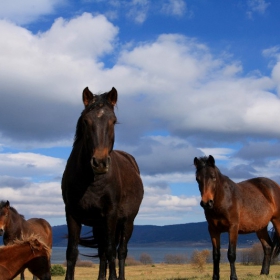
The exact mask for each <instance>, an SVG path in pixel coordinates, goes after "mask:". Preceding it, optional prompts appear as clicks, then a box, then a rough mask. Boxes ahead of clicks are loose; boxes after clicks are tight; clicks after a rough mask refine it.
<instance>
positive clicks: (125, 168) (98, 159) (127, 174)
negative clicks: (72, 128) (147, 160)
mask: <svg viewBox="0 0 280 280" xmlns="http://www.w3.org/2000/svg"><path fill="white" fill-rule="evenodd" d="M83 103H84V106H85V108H84V110H83V111H82V114H81V116H80V118H79V119H78V122H77V128H76V136H75V140H74V144H73V149H72V152H71V154H70V157H69V159H68V161H67V165H66V168H65V171H64V174H63V178H62V186H61V187H62V196H63V200H64V203H65V213H66V221H67V226H68V245H67V251H66V259H67V270H66V278H65V279H67V280H72V279H74V269H75V264H76V260H77V256H78V244H81V245H84V246H88V247H94V245H96V247H97V249H98V257H99V260H100V264H99V274H98V280H105V279H106V270H107V264H108V266H109V280H115V279H119V280H124V279H125V273H124V266H125V259H126V256H127V243H128V241H129V239H130V237H131V235H132V231H133V223H134V219H135V217H136V215H137V213H138V210H139V207H140V204H141V201H142V198H143V194H144V190H143V184H142V180H141V178H140V172H139V168H138V165H137V163H136V161H135V159H134V158H133V157H132V156H131V155H129V154H127V153H125V152H123V151H117V150H113V145H114V125H115V123H116V121H117V119H116V116H115V113H114V107H115V105H116V103H117V90H116V89H115V88H112V90H111V91H109V92H106V93H103V94H100V95H93V94H92V92H91V91H90V90H89V89H88V88H85V89H84V91H83ZM82 225H87V226H90V227H92V233H93V239H92V240H85V239H82V238H80V233H81V226H82ZM116 253H118V259H119V278H117V275H116V267H115V259H116Z"/></svg>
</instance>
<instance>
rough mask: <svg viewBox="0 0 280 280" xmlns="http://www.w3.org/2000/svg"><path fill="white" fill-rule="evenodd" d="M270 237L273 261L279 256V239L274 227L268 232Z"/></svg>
mask: <svg viewBox="0 0 280 280" xmlns="http://www.w3.org/2000/svg"><path fill="white" fill-rule="evenodd" d="M270 237H271V241H272V259H275V258H277V257H278V255H279V254H280V238H279V235H278V234H277V232H276V230H275V228H274V227H273V228H272V229H271V230H270Z"/></svg>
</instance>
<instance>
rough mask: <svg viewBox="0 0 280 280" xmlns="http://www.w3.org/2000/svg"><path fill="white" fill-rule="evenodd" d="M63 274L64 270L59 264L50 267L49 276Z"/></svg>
mask: <svg viewBox="0 0 280 280" xmlns="http://www.w3.org/2000/svg"><path fill="white" fill-rule="evenodd" d="M64 274H65V269H64V267H63V266H62V265H60V264H54V265H53V266H52V267H51V275H52V276H63V275H64Z"/></svg>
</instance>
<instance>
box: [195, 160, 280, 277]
mask: <svg viewBox="0 0 280 280" xmlns="http://www.w3.org/2000/svg"><path fill="white" fill-rule="evenodd" d="M194 165H195V167H196V181H197V183H198V185H199V190H200V193H201V203H200V205H201V206H202V207H203V208H204V212H205V217H206V220H207V222H208V229H209V233H210V236H211V240H212V245H213V262H214V268H213V279H219V277H220V276H219V262H220V235H221V233H222V232H228V233H229V247H228V260H229V262H230V268H231V273H230V279H231V280H234V279H237V276H236V270H235V259H236V243H237V237H238V234H239V233H240V234H245V233H252V232H256V234H257V236H258V238H259V240H260V241H261V244H262V246H263V250H264V259H263V264H262V269H261V274H269V267H270V261H271V258H272V252H278V251H279V248H277V246H279V233H280V187H279V185H278V184H276V183H275V182H274V181H272V180H270V179H268V178H263V177H259V178H253V179H250V180H246V181H243V182H240V183H237V184H236V183H234V182H233V181H232V180H230V179H229V178H228V177H227V176H224V175H223V174H222V173H221V172H220V170H219V169H218V168H217V167H216V166H215V159H214V158H213V157H212V156H211V155H210V156H209V157H208V158H207V157H203V158H199V159H198V158H194ZM269 222H272V224H273V226H274V229H275V235H274V237H273V238H272V240H271V238H270V236H269V234H268V231H267V226H268V223H269ZM273 257H274V256H273Z"/></svg>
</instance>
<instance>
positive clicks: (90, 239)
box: [79, 236, 98, 248]
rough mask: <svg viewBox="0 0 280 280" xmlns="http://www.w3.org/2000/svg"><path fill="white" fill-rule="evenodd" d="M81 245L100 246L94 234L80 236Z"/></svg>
mask: <svg viewBox="0 0 280 280" xmlns="http://www.w3.org/2000/svg"><path fill="white" fill-rule="evenodd" d="M79 245H81V246H83V247H89V248H98V242H97V240H96V239H95V238H94V236H86V237H80V239H79Z"/></svg>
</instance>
